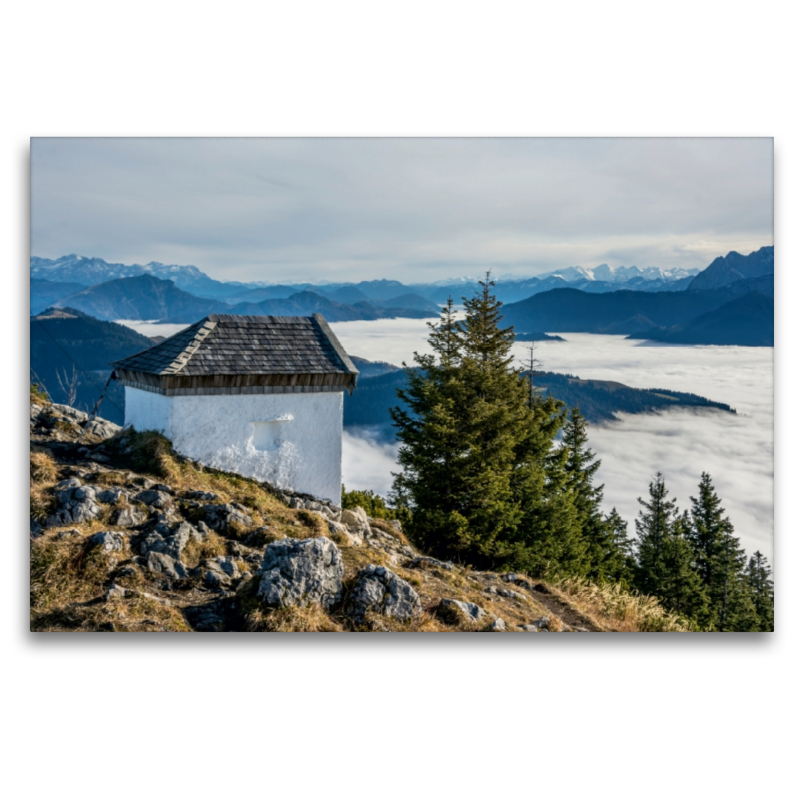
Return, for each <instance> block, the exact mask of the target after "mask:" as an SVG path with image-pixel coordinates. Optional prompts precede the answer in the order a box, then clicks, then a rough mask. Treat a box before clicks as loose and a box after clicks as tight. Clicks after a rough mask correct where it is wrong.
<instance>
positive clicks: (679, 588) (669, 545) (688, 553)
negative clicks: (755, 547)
mask: <svg viewBox="0 0 800 800" xmlns="http://www.w3.org/2000/svg"><path fill="white" fill-rule="evenodd" d="M690 527H691V523H690V521H689V514H688V512H684V513H683V514H682V515H681V516H679V517H677V518H676V519H675V521H674V523H673V524H672V528H671V530H670V532H669V534H668V535H667V537H666V538H665V540H664V550H663V553H664V555H663V563H664V574H663V582H662V586H661V588H660V589H659V591H658V592H657V593H656V594H657V596H658V597H659V598H660V600H661V601H662V603H663V604H664V605H665V606H666V607H667V608H668V609H670V611H674V612H675V613H677V614H681V615H683V616H684V617H688V618H689V619H701V618H703V617H704V616H705V614H706V607H707V604H708V600H707V598H706V594H705V591H704V587H703V584H702V582H701V581H700V577H699V576H698V574H697V572H695V570H694V565H693V563H692V546H691V544H690V543H689V540H688V538H687V533H688V531H689V529H690Z"/></svg>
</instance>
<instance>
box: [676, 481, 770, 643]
mask: <svg viewBox="0 0 800 800" xmlns="http://www.w3.org/2000/svg"><path fill="white" fill-rule="evenodd" d="M698 489H699V492H698V496H697V497H692V498H691V501H692V509H691V524H690V525H689V528H688V531H687V537H688V539H689V542H690V543H691V545H692V551H693V558H694V567H695V570H696V571H697V574H698V575H699V577H700V580H701V581H702V584H703V588H704V591H705V593H706V596H707V598H708V606H707V611H706V613H705V614H704V615H701V616H700V617H699V619H700V621H701V623H702V624H704V625H706V626H708V627H710V628H712V629H714V630H726V631H732V630H752V629H753V626H754V625H757V613H756V611H755V607H754V605H753V600H752V598H751V597H750V594H749V587H748V585H747V582H746V581H745V580H744V570H745V566H746V556H745V553H744V550H742V549H741V547H740V546H739V539H738V538H737V537H736V536H735V535H734V529H733V524H732V523H731V521H730V519H729V518H728V517H726V516H724V513H725V509H724V508H722V503H721V500H720V498H719V496H718V495H717V493H716V491H715V490H714V485H713V484H712V482H711V476H710V475H709V474H708V473H707V472H703V473H702V475H701V478H700V485H699V487H698Z"/></svg>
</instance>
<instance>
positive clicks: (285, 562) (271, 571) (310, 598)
mask: <svg viewBox="0 0 800 800" xmlns="http://www.w3.org/2000/svg"><path fill="white" fill-rule="evenodd" d="M343 576H344V565H343V564H342V556H341V554H340V553H339V548H338V547H336V545H335V544H334V543H333V542H332V541H331V540H330V539H328V538H326V537H324V536H322V537H319V538H317V539H283V540H281V541H279V542H273V543H272V544H270V545H268V546H267V548H266V550H265V551H264V560H263V561H262V563H261V579H260V581H259V584H258V597H259V598H260V600H261V601H262V602H263V603H264V605H266V606H283V607H285V606H306V605H309V604H311V603H315V604H318V605H320V606H322V608H325V609H328V608H330V607H331V606H333V605H334V604H335V603H338V602H339V600H340V599H341V596H342V577H343Z"/></svg>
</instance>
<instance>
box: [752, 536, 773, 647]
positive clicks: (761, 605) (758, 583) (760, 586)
mask: <svg viewBox="0 0 800 800" xmlns="http://www.w3.org/2000/svg"><path fill="white" fill-rule="evenodd" d="M771 575H772V569H771V568H770V566H769V562H768V561H767V559H766V558H765V557H764V556H763V555H762V553H761V551H759V550H756V552H755V553H754V554H753V555H752V556H751V557H750V561H749V562H748V564H747V573H746V580H747V583H748V585H749V587H750V594H751V597H752V600H753V605H754V606H755V610H756V614H757V615H758V630H760V631H774V630H775V610H774V607H775V587H774V584H773V582H772V579H771V577H770V576H771Z"/></svg>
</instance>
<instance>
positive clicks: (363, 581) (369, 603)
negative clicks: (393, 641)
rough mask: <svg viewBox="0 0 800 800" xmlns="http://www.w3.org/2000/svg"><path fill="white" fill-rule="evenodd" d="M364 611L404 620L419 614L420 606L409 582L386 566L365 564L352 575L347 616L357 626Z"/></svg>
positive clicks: (364, 613)
mask: <svg viewBox="0 0 800 800" xmlns="http://www.w3.org/2000/svg"><path fill="white" fill-rule="evenodd" d="M368 611H374V612H376V613H378V614H383V615H384V616H386V617H393V618H394V619H399V620H402V621H406V620H409V619H412V618H413V617H416V616H417V615H418V614H419V613H420V612H421V611H422V603H421V601H420V599H419V595H418V594H417V593H416V592H415V591H414V589H413V588H412V586H411V584H410V583H408V582H407V581H404V580H403V579H402V578H400V577H398V576H397V575H395V574H394V572H392V571H391V570H389V569H386V567H378V566H376V565H375V564H368V565H367V566H366V567H364V568H363V569H362V570H360V571H359V573H358V575H356V579H355V584H354V586H353V591H352V593H351V595H350V598H349V600H348V603H347V613H348V614H350V616H352V617H353V620H354V621H355V622H356V624H361V623H362V622H363V621H364V617H365V615H366V613H367V612H368Z"/></svg>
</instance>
